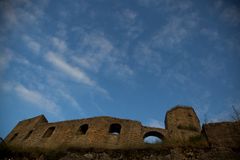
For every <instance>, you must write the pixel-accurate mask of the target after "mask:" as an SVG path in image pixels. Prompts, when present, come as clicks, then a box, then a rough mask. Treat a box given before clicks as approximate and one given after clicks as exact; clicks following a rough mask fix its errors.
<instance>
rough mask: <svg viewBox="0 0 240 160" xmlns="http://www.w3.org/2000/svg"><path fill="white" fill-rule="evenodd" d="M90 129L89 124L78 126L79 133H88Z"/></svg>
mask: <svg viewBox="0 0 240 160" xmlns="http://www.w3.org/2000/svg"><path fill="white" fill-rule="evenodd" d="M87 130H88V124H83V125H81V126H80V127H79V128H78V131H77V134H81V135H84V134H86V133H87Z"/></svg>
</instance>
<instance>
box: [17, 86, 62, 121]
mask: <svg viewBox="0 0 240 160" xmlns="http://www.w3.org/2000/svg"><path fill="white" fill-rule="evenodd" d="M14 90H15V91H16V93H17V94H18V96H20V97H21V98H23V99H24V100H25V101H27V102H30V103H32V104H34V105H36V106H37V107H39V108H40V109H43V110H45V111H47V112H49V113H51V114H53V115H55V116H60V107H59V106H58V105H57V104H56V103H55V102H53V101H51V100H50V99H48V98H47V97H45V96H44V95H42V94H41V93H40V92H38V91H35V90H30V89H27V88H26V87H25V86H23V85H21V84H17V85H16V86H14Z"/></svg>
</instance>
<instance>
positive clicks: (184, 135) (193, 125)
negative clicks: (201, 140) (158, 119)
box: [165, 106, 201, 140]
mask: <svg viewBox="0 0 240 160" xmlns="http://www.w3.org/2000/svg"><path fill="white" fill-rule="evenodd" d="M165 126H166V129H167V130H168V131H169V132H170V135H171V137H172V138H173V139H178V140H184V139H188V138H189V137H192V136H195V135H198V134H199V133H200V132H201V126H200V122H199V119H198V117H197V115H196V113H195V111H194V109H193V108H192V107H187V106H176V107H174V108H172V109H171V110H169V111H168V112H167V113H166V118H165Z"/></svg>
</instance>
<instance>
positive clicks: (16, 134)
mask: <svg viewBox="0 0 240 160" xmlns="http://www.w3.org/2000/svg"><path fill="white" fill-rule="evenodd" d="M17 136H18V133H15V134H14V135H13V136H12V138H11V139H10V140H9V142H12V141H13V140H14V139H15V138H16V137H17Z"/></svg>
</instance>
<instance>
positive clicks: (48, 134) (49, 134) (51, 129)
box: [43, 127, 55, 138]
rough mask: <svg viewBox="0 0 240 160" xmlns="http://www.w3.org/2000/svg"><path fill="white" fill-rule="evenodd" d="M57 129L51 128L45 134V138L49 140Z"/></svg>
mask: <svg viewBox="0 0 240 160" xmlns="http://www.w3.org/2000/svg"><path fill="white" fill-rule="evenodd" d="M54 130H55V127H49V128H48V129H47V131H46V132H45V133H44V135H43V138H48V137H50V136H51V135H52V134H53V131H54Z"/></svg>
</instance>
